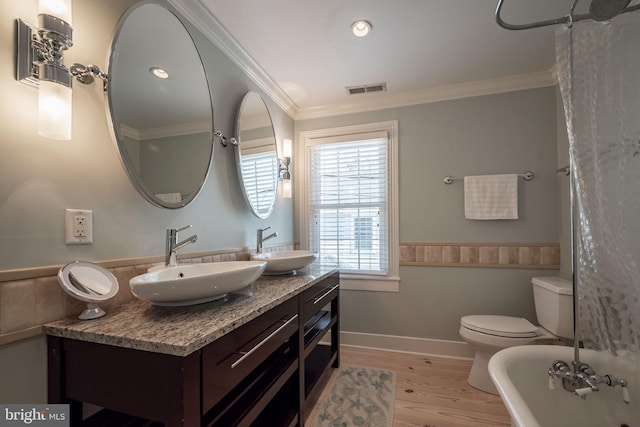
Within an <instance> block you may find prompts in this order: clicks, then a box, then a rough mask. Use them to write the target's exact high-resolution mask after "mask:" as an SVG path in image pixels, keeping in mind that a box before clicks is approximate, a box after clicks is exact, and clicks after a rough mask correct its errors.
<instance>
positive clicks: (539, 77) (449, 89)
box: [296, 71, 556, 120]
mask: <svg viewBox="0 0 640 427" xmlns="http://www.w3.org/2000/svg"><path fill="white" fill-rule="evenodd" d="M555 84H556V79H555V78H554V76H553V75H552V73H551V71H541V72H536V73H530V74H522V75H518V76H509V77H501V78H497V79H489V80H479V81H474V82H468V83H460V84H454V85H447V86H440V87H434V88H429V89H424V90H417V91H407V92H395V93H393V92H387V93H379V94H376V93H373V94H367V95H353V96H352V97H353V98H354V99H353V100H350V101H349V102H348V103H342V104H330V105H321V106H317V107H307V108H299V109H298V114H297V115H296V120H307V119H317V118H321V117H330V116H338V115H343V114H353V113H362V112H368V111H375V110H383V109H387V108H397V107H405V106H409V105H419V104H428V103H432V102H440V101H448V100H454V99H461V98H471V97H474V96H482V95H492V94H497V93H504V92H513V91H518V90H527V89H535V88H540V87H547V86H554V85H555ZM356 97H360V98H356Z"/></svg>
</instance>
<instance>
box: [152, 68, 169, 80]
mask: <svg viewBox="0 0 640 427" xmlns="http://www.w3.org/2000/svg"><path fill="white" fill-rule="evenodd" d="M149 71H150V72H151V74H153V75H154V76H156V77H157V78H159V79H168V78H169V73H168V72H167V70H165V69H164V68H160V67H152V68H149Z"/></svg>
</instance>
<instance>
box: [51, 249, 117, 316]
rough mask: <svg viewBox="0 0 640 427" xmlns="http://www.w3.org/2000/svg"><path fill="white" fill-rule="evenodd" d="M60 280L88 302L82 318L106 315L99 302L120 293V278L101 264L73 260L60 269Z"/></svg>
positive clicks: (69, 289)
mask: <svg viewBox="0 0 640 427" xmlns="http://www.w3.org/2000/svg"><path fill="white" fill-rule="evenodd" d="M58 282H59V283H60V286H61V287H62V289H63V290H64V291H65V292H66V293H68V294H69V295H71V296H72V297H74V298H75V299H78V300H80V301H84V302H86V303H88V304H87V309H86V310H85V311H84V312H82V313H81V314H80V316H78V317H79V318H80V319H83V320H86V319H96V318H98V317H102V316H104V315H105V312H104V310H102V309H101V308H100V307H98V305H97V303H98V302H104V301H107V300H108V299H110V298H113V297H114V296H115V295H116V294H117V293H118V289H119V286H118V279H116V278H115V276H114V275H113V274H111V272H110V271H109V270H107V269H105V268H102V267H100V266H99V265H96V264H93V263H90V262H86V261H73V262H70V263H69V264H67V265H65V266H64V267H62V268H61V269H60V271H58Z"/></svg>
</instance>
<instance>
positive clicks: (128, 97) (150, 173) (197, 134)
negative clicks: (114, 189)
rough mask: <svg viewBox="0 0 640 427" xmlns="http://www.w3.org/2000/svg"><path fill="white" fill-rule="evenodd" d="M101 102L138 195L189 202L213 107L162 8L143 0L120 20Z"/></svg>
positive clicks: (183, 37) (196, 62)
mask: <svg viewBox="0 0 640 427" xmlns="http://www.w3.org/2000/svg"><path fill="white" fill-rule="evenodd" d="M108 100H109V107H110V114H111V118H112V122H113V131H114V134H115V138H116V143H117V145H118V150H119V151H120V157H121V159H122V163H123V165H124V168H125V170H126V171H127V174H128V175H129V178H130V179H131V181H132V183H133V184H134V186H135V187H136V189H137V190H138V191H139V192H140V194H142V195H143V196H144V197H145V198H146V199H147V200H149V201H150V202H151V203H153V204H155V205H157V206H161V207H165V208H170V209H176V208H181V207H183V206H186V205H187V204H188V203H189V202H191V201H192V200H193V199H195V197H196V196H197V195H198V193H199V192H200V190H201V189H202V186H203V185H204V182H205V180H206V178H207V176H208V174H209V168H210V165H211V159H212V156H213V107H212V105H211V95H210V92H209V84H208V82H207V77H206V75H205V71H204V67H203V65H202V60H201V58H200V55H199V53H198V50H197V49H196V46H195V44H194V43H193V40H192V39H191V36H190V34H189V32H188V31H187V29H186V28H185V27H184V25H183V24H182V22H181V21H180V20H179V19H178V18H177V17H176V16H175V15H174V14H173V13H171V12H170V11H169V10H167V9H165V8H164V7H162V6H160V5H156V4H150V3H143V4H140V5H136V6H133V7H132V8H131V9H129V10H128V11H127V13H126V14H125V15H124V17H123V18H122V19H121V21H120V23H119V25H118V29H117V30H116V35H115V37H114V40H113V45H112V48H111V55H110V58H109V87H108Z"/></svg>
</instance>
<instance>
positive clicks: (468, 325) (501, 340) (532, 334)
mask: <svg viewBox="0 0 640 427" xmlns="http://www.w3.org/2000/svg"><path fill="white" fill-rule="evenodd" d="M531 283H532V284H533V298H534V302H535V306H536V315H537V317H538V322H540V325H541V326H536V325H534V324H532V323H531V322H529V321H528V320H527V319H523V318H521V317H510V316H493V315H474V316H464V317H463V318H462V319H460V336H461V337H462V339H463V340H465V341H466V342H467V343H469V344H470V345H472V346H473V347H475V350H476V355H475V358H474V360H473V366H472V367H471V373H470V374H469V379H468V380H467V381H468V382H469V384H470V385H471V386H473V387H475V388H477V389H480V390H483V391H486V392H489V393H493V394H498V390H497V389H496V387H495V386H494V385H493V382H492V381H491V377H490V376H489V369H488V364H489V359H490V358H491V356H493V355H494V354H495V353H497V352H498V351H500V350H502V349H505V348H507V347H514V346H517V345H525V344H532V343H534V341H538V340H543V339H545V340H549V339H558V338H568V339H572V338H573V297H572V295H573V287H572V284H571V282H570V281H569V280H565V279H562V278H560V277H534V278H533V279H532V280H531Z"/></svg>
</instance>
